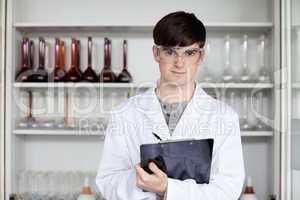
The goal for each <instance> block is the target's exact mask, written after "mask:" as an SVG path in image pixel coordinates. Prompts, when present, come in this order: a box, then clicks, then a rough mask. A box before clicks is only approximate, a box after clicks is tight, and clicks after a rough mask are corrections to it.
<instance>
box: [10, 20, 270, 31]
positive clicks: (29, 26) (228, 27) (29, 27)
mask: <svg viewBox="0 0 300 200" xmlns="http://www.w3.org/2000/svg"><path fill="white" fill-rule="evenodd" d="M205 26H206V28H207V30H208V31H217V30H222V31H224V30H225V31H237V30H239V31H241V30H243V31H250V32H252V31H271V30H272V29H273V27H274V24H273V23H270V22H265V23H263V22H240V23H230V22H227V23H226V22H225V23H224V22H223V23H222V22H214V23H209V22H208V23H205ZM13 27H14V28H16V29H17V30H18V31H23V32H31V31H50V32H52V31H57V30H58V31H78V30H79V31H111V32H118V31H125V32H139V31H142V32H152V30H153V28H154V26H124V25H113V26H103V25H101V24H60V23H55V24H50V23H49V24H36V23H15V24H13Z"/></svg>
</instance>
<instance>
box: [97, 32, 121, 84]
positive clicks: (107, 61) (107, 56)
mask: <svg viewBox="0 0 300 200" xmlns="http://www.w3.org/2000/svg"><path fill="white" fill-rule="evenodd" d="M116 79H117V76H116V74H115V73H114V72H113V71H112V70H111V41H110V40H109V39H108V38H104V68H103V69H102V71H101V73H100V82H115V81H116Z"/></svg>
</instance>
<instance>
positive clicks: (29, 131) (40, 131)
mask: <svg viewBox="0 0 300 200" xmlns="http://www.w3.org/2000/svg"><path fill="white" fill-rule="evenodd" d="M13 133H14V134H15V135H54V136H55V135H57V136H60V135H71V136H99V137H104V134H103V132H99V131H89V130H71V129H70V130H68V129H65V130H63V129H52V130H49V129H15V130H14V131H13Z"/></svg>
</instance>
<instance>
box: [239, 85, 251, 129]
mask: <svg viewBox="0 0 300 200" xmlns="http://www.w3.org/2000/svg"><path fill="white" fill-rule="evenodd" d="M241 100H242V114H241V120H240V127H241V129H242V130H249V129H250V125H249V123H248V93H247V91H244V92H242V94H241Z"/></svg>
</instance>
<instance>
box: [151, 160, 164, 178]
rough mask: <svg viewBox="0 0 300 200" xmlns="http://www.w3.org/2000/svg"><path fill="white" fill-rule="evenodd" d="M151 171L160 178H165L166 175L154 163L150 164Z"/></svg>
mask: <svg viewBox="0 0 300 200" xmlns="http://www.w3.org/2000/svg"><path fill="white" fill-rule="evenodd" d="M149 168H150V170H151V171H152V172H153V173H154V174H155V175H156V176H158V177H163V176H164V175H165V173H164V172H163V171H161V170H160V169H159V168H158V167H157V166H156V164H155V163H154V162H151V163H149Z"/></svg>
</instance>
